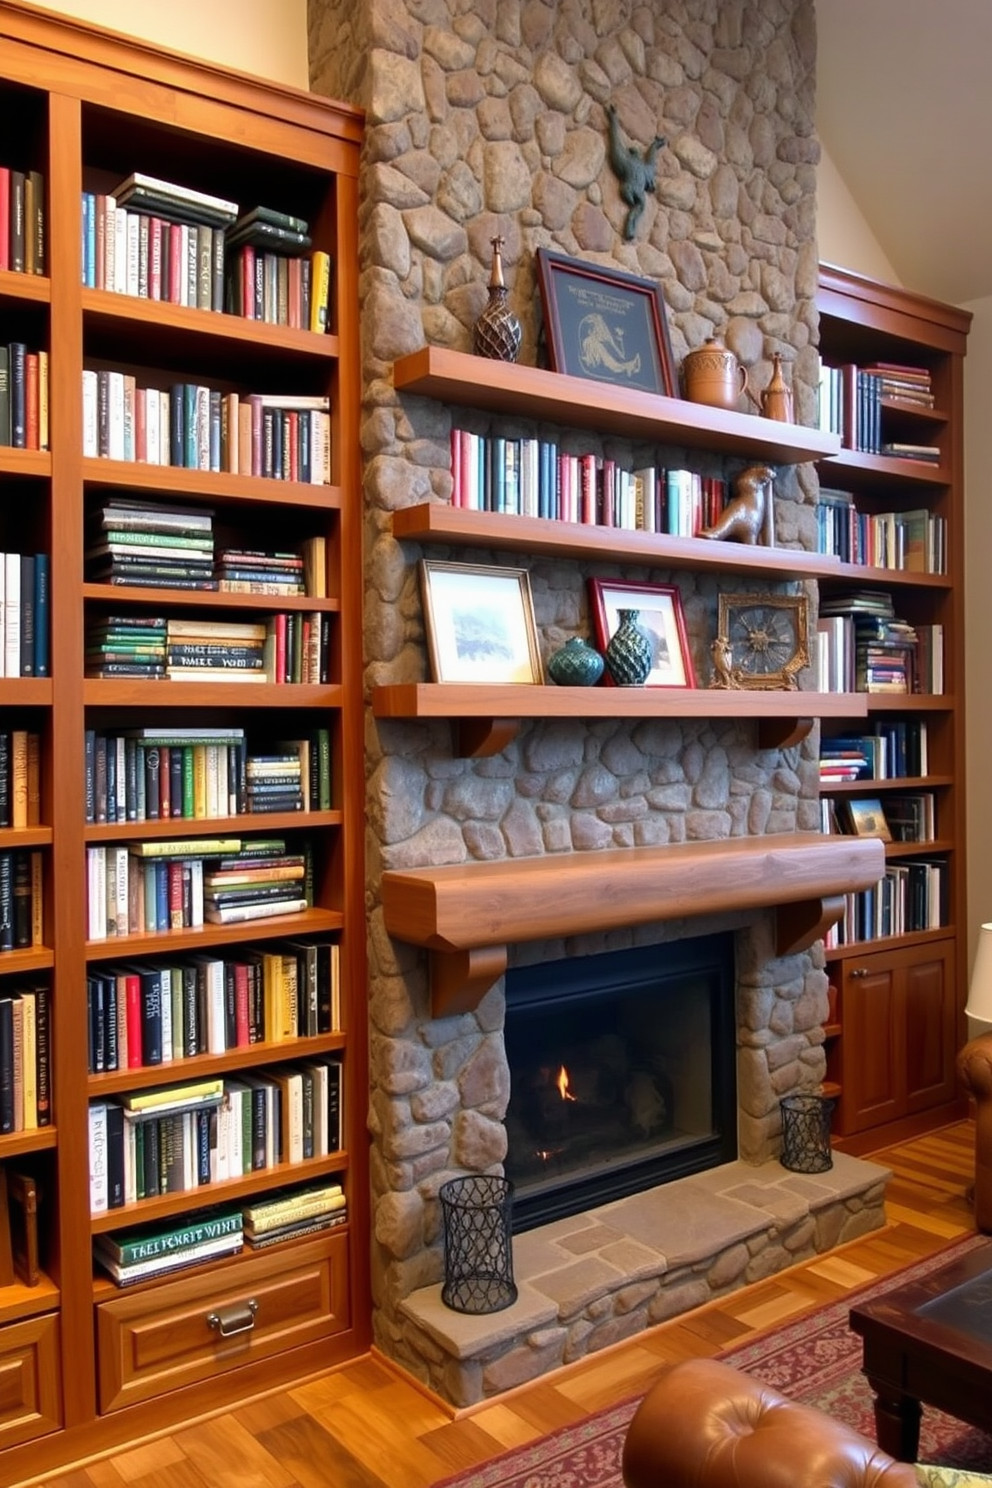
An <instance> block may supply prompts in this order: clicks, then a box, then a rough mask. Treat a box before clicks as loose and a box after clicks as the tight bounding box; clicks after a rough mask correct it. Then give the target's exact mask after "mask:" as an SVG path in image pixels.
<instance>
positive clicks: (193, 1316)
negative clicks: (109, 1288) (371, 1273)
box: [97, 1232, 350, 1411]
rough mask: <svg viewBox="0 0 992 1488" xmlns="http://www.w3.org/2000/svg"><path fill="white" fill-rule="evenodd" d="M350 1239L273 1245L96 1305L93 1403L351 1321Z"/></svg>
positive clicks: (205, 1374)
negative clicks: (206, 1271) (226, 1264)
mask: <svg viewBox="0 0 992 1488" xmlns="http://www.w3.org/2000/svg"><path fill="white" fill-rule="evenodd" d="M349 1312H350V1305H349V1298H348V1237H347V1235H346V1234H342V1233H340V1232H339V1233H336V1234H333V1235H325V1236H322V1237H321V1238H320V1239H318V1240H312V1241H309V1242H307V1243H306V1244H303V1245H298V1246H296V1247H294V1248H293V1249H287V1248H286V1247H284V1246H280V1247H276V1248H274V1249H273V1250H271V1251H266V1252H264V1253H263V1254H261V1255H257V1256H252V1257H250V1258H249V1259H246V1260H244V1261H241V1262H239V1263H238V1264H237V1265H236V1266H229V1267H225V1268H224V1269H223V1270H222V1271H214V1272H212V1273H210V1274H207V1275H195V1274H188V1275H186V1276H182V1277H179V1278H176V1279H174V1280H171V1281H170V1280H164V1281H163V1282H162V1284H161V1286H157V1287H155V1288H153V1289H146V1290H142V1291H141V1292H140V1293H135V1294H134V1295H122V1296H121V1297H119V1298H114V1300H113V1301H112V1302H104V1303H101V1304H100V1305H99V1306H98V1307H97V1337H98V1347H99V1372H100V1409H101V1410H102V1411H111V1410H120V1409H121V1407H122V1406H126V1405H135V1404H136V1403H137V1402H138V1401H142V1400H148V1399H149V1398H150V1397H152V1396H155V1395H161V1394H164V1393H165V1392H166V1391H168V1390H178V1389H180V1388H181V1387H182V1386H185V1385H193V1384H196V1383H198V1382H199V1381H201V1380H205V1379H210V1378H212V1377H214V1376H216V1375H218V1374H223V1373H225V1372H226V1371H227V1370H230V1369H239V1368H241V1367H242V1366H243V1365H245V1364H251V1363H254V1362H255V1361H256V1360H259V1359H265V1358H268V1357H269V1356H270V1355H272V1354H276V1353H281V1352H282V1351H284V1350H285V1349H291V1348H297V1347H300V1346H301V1345H303V1344H308V1343H313V1342H315V1341H317V1340H319V1339H321V1338H329V1337H330V1336H331V1335H332V1334H334V1333H338V1332H340V1331H341V1330H342V1329H344V1328H346V1327H347V1326H348V1324H349Z"/></svg>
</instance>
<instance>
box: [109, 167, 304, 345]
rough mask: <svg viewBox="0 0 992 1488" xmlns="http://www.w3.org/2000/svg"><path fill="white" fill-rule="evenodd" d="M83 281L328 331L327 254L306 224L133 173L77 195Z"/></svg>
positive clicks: (176, 302) (144, 296)
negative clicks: (108, 186) (108, 185)
mask: <svg viewBox="0 0 992 1488" xmlns="http://www.w3.org/2000/svg"><path fill="white" fill-rule="evenodd" d="M81 215H82V223H81V225H82V263H81V271H82V282H83V284H84V286H86V287H87V288H91V289H107V290H110V291H112V292H114V293H118V294H130V295H136V296H138V297H139V298H142V299H151V300H162V301H165V302H167V303H170V304H173V305H184V306H187V307H189V308H193V309H199V310H214V311H221V310H224V311H227V312H228V313H230V314H234V315H245V316H248V317H249V318H250V319H256V320H263V319H264V320H269V321H272V322H273V323H275V324H279V325H287V326H294V327H301V328H304V329H309V330H313V331H325V330H327V328H328V306H329V297H330V296H329V291H330V256H329V254H327V253H325V252H323V251H322V250H316V251H314V252H313V253H310V254H308V252H307V250H309V249H310V248H311V247H312V241H311V238H310V228H309V224H308V223H307V222H306V220H305V219H303V218H300V217H296V216H294V215H291V214H289V213H285V212H279V211H276V210H275V209H273V208H270V207H265V206H256V207H253V208H251V209H250V210H249V211H246V212H243V213H241V214H239V212H238V208H237V205H236V203H234V202H229V201H227V200H225V199H224V198H222V197H217V196H212V195H210V194H209V193H205V192H199V191H193V190H191V189H189V188H187V187H183V186H180V185H178V184H177V183H176V182H172V181H163V180H160V179H158V178H156V177H152V176H148V175H144V174H142V173H140V172H136V173H135V174H134V175H132V176H129V177H128V178H127V180H126V181H122V182H121V183H120V185H119V186H117V187H116V188H115V189H114V191H112V192H91V191H84V192H83V193H82V204H81Z"/></svg>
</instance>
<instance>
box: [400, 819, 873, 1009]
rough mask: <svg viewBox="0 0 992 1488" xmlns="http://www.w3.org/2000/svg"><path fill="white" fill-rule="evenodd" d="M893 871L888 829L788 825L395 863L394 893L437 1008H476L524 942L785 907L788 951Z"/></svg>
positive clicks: (781, 938) (782, 935)
mask: <svg viewBox="0 0 992 1488" xmlns="http://www.w3.org/2000/svg"><path fill="white" fill-rule="evenodd" d="M884 871H885V853H884V849H883V846H882V843H881V842H880V841H879V840H878V839H877V838H868V837H866V838H860V837H827V836H821V835H820V834H819V833H816V832H796V833H778V834H774V835H768V836H764V837H760V836H758V837H735V838H731V839H729V840H727V841H722V842H687V843H678V844H674V845H672V846H668V847H633V848H618V849H615V850H612V851H606V852H583V853H565V854H554V855H549V856H547V857H539V858H515V859H499V860H498V861H496V862H491V863H471V864H461V863H459V864H453V865H451V866H447V867H443V868H418V869H408V870H390V871H387V872H386V873H384V874H383V875H382V901H383V910H384V914H385V924H386V929H387V931H388V932H389V934H390V935H394V936H396V937H397V939H399V940H405V941H408V942H410V943H411V944H413V945H418V946H423V947H424V948H425V949H427V950H429V951H430V952H431V993H432V1001H433V1015H434V1017H436V1018H437V1017H443V1016H446V1015H448V1014H451V1013H459V1012H465V1011H468V1010H469V1009H471V1008H472V1007H474V1006H475V1005H476V1004H477V1002H478V1001H479V999H480V997H482V996H483V995H484V993H485V992H486V991H487V990H488V989H489V987H491V986H492V984H493V983H494V982H495V981H496V980H497V979H498V978H499V977H500V976H502V974H503V972H504V971H505V970H506V964H507V951H508V947H509V946H510V945H512V944H515V943H517V942H519V941H531V940H549V939H556V938H558V937H562V936H570V935H581V934H585V933H588V932H601V931H607V930H616V929H621V928H625V927H629V926H632V925H644V924H649V923H652V922H654V921H661V920H672V919H681V918H683V917H689V916H694V915H704V914H713V913H716V912H723V911H728V910H729V911H734V910H741V909H766V908H769V907H773V908H776V909H778V910H779V918H778V942H779V944H778V950H779V954H781V955H786V954H791V953H792V952H795V951H798V950H804V949H806V947H808V946H809V945H811V944H812V943H813V941H814V940H816V939H818V938H819V937H820V936H821V935H823V933H824V931H825V930H826V928H827V927H828V926H829V925H831V924H833V923H835V922H836V920H837V919H838V918H839V917H840V914H841V911H842V909H843V903H844V895H845V894H847V893H851V892H854V891H857V890H858V889H866V888H868V887H869V886H870V885H871V884H873V883H876V882H877V881H878V879H880V878H881V877H882V875H883V873H884Z"/></svg>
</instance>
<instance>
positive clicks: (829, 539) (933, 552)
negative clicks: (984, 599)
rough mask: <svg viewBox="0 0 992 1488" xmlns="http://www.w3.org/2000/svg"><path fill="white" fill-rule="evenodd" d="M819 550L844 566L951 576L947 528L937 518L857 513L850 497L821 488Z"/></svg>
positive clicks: (933, 515) (919, 512)
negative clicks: (850, 564) (832, 556)
mask: <svg viewBox="0 0 992 1488" xmlns="http://www.w3.org/2000/svg"><path fill="white" fill-rule="evenodd" d="M816 517H817V524H816V531H817V550H818V551H819V552H821V553H832V554H833V555H834V556H835V557H836V558H839V559H840V560H841V561H842V562H843V563H857V564H859V565H861V566H863V567H866V568H895V569H899V570H900V571H902V572H904V573H941V574H942V573H946V572H947V523H946V521H945V519H944V518H943V517H941V516H938V515H937V514H936V513H934V512H931V511H927V510H926V508H919V509H917V510H914V511H904V512H900V511H891V512H877V513H872V512H863V511H858V509H857V507H856V505H855V499H854V496H853V494H852V493H851V492H850V491H838V490H832V489H830V488H824V487H822V486H821V488H820V500H819V505H818V507H817V511H816Z"/></svg>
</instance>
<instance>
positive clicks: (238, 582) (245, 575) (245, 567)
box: [217, 548, 306, 594]
mask: <svg viewBox="0 0 992 1488" xmlns="http://www.w3.org/2000/svg"><path fill="white" fill-rule="evenodd" d="M217 578H218V580H219V586H220V589H221V590H222V592H223V593H225V594H304V593H305V592H306V591H305V588H304V575H303V559H302V557H301V556H300V554H299V553H267V552H258V551H254V550H252V549H249V548H225V549H224V551H223V552H222V553H220V554H219V555H218V558H217Z"/></svg>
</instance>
